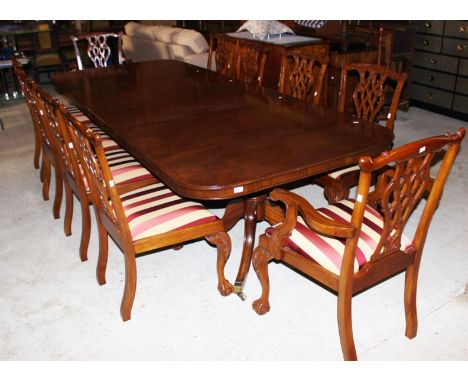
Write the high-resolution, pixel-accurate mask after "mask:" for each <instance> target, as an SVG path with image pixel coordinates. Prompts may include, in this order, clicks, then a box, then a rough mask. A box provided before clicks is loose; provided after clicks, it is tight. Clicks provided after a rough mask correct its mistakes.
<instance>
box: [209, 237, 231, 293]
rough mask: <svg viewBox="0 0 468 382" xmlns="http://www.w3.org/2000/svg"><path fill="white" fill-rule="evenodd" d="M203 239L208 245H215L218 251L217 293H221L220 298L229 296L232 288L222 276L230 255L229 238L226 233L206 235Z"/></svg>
mask: <svg viewBox="0 0 468 382" xmlns="http://www.w3.org/2000/svg"><path fill="white" fill-rule="evenodd" d="M205 238H206V240H207V241H208V242H209V243H211V244H213V245H216V247H217V249H218V258H217V262H216V271H217V274H218V290H219V293H221V295H222V296H229V295H230V294H231V293H232V292H233V290H234V287H233V286H232V284H231V283H230V282H229V281H228V280H226V277H225V276H224V267H225V265H226V262H227V260H228V259H229V255H230V254H231V238H230V237H229V235H228V234H227V233H226V232H217V233H214V234H212V235H208V236H206V237H205Z"/></svg>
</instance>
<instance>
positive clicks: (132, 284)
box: [120, 249, 137, 321]
mask: <svg viewBox="0 0 468 382" xmlns="http://www.w3.org/2000/svg"><path fill="white" fill-rule="evenodd" d="M124 257H125V290H124V294H123V297H122V304H121V305H120V315H121V316H122V319H123V320H124V321H128V320H130V318H132V317H131V315H132V306H133V301H134V300H135V292H136V280H137V269H136V258H135V253H134V252H133V250H128V249H126V250H125V251H124Z"/></svg>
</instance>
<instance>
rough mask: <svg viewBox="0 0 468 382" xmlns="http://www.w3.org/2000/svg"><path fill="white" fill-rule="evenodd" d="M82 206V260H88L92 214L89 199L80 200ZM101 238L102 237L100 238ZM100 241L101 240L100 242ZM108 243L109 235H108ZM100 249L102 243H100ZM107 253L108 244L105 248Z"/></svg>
mask: <svg viewBox="0 0 468 382" xmlns="http://www.w3.org/2000/svg"><path fill="white" fill-rule="evenodd" d="M80 206H81V241H80V260H81V261H86V260H88V247H89V238H90V236H91V215H90V212H89V203H88V200H87V199H86V200H80ZM99 240H100V239H99ZM99 243H100V242H99ZM106 244H107V237H106ZM99 250H101V245H100V244H99ZM105 250H106V253H107V246H106V248H105Z"/></svg>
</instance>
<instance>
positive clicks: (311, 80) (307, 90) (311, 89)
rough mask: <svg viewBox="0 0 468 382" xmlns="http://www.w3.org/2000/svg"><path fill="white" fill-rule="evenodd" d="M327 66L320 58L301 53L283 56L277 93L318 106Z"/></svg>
mask: <svg viewBox="0 0 468 382" xmlns="http://www.w3.org/2000/svg"><path fill="white" fill-rule="evenodd" d="M327 66H328V63H327V62H326V61H325V60H323V59H322V58H319V57H315V56H311V55H304V54H301V52H293V53H292V54H287V55H285V56H283V58H282V60H281V69H280V77H279V84H278V91H279V92H280V93H282V94H288V95H292V96H293V97H296V98H299V99H301V100H306V99H309V100H311V102H312V103H313V104H314V105H319V104H320V100H321V96H322V89H323V83H324V78H325V74H326V71H327Z"/></svg>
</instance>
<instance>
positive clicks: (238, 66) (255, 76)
mask: <svg viewBox="0 0 468 382" xmlns="http://www.w3.org/2000/svg"><path fill="white" fill-rule="evenodd" d="M215 45H216V50H215V49H214V47H215ZM267 54H268V50H267V49H261V48H257V47H252V46H250V45H249V44H244V43H242V42H241V40H239V39H233V38H231V37H229V36H226V34H225V33H220V32H218V33H211V34H210V48H209V51H208V63H207V68H208V69H209V70H210V69H211V66H212V63H213V55H214V57H215V58H214V61H215V63H216V72H217V73H219V74H222V75H224V76H228V77H232V78H235V79H237V80H240V81H242V82H244V83H245V84H254V85H259V86H262V84H263V74H264V70H265V63H266V58H267Z"/></svg>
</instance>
